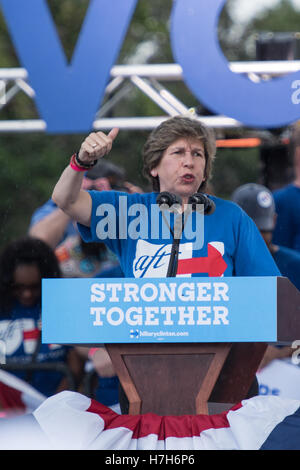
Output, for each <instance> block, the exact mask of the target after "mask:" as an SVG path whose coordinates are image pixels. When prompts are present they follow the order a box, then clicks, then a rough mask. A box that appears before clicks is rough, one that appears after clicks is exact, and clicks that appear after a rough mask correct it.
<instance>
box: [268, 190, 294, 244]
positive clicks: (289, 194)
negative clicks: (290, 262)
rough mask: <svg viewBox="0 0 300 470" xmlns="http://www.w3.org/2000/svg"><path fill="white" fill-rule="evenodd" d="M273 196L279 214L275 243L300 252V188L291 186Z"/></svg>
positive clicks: (274, 234) (274, 236) (274, 233)
mask: <svg viewBox="0 0 300 470" xmlns="http://www.w3.org/2000/svg"><path fill="white" fill-rule="evenodd" d="M273 196H274V201H275V207H276V213H277V220H276V226H275V230H274V232H273V243H274V245H279V246H286V247H288V248H292V249H293V250H297V251H299V252H300V188H299V187H297V186H295V185H294V184H289V185H288V186H286V187H284V188H282V189H279V190H277V191H274V193H273Z"/></svg>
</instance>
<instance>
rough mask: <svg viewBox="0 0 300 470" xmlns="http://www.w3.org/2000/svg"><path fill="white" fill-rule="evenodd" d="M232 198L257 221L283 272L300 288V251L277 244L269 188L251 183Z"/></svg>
mask: <svg viewBox="0 0 300 470" xmlns="http://www.w3.org/2000/svg"><path fill="white" fill-rule="evenodd" d="M232 200H233V201H234V202H236V203H237V204H238V205H239V206H240V207H241V208H242V209H243V210H244V211H245V212H246V213H247V214H248V215H249V216H250V217H251V218H252V219H253V221H254V222H255V224H256V225H257V227H258V229H259V230H260V233H261V234H262V237H263V238H264V240H265V242H266V245H267V247H268V248H269V250H270V253H271V254H272V256H273V258H274V260H275V262H276V264H277V266H278V269H279V270H280V272H281V274H282V275H283V276H285V277H287V278H288V279H289V280H290V281H291V282H292V283H293V284H294V285H295V286H296V287H297V289H298V290H300V253H298V251H296V250H293V249H291V248H287V247H285V246H280V245H276V244H275V243H274V242H273V241H272V234H273V230H274V227H275V223H276V212H275V203H274V198H273V195H272V193H271V191H269V189H268V188H266V187H265V186H262V185H260V184H255V183H249V184H245V185H243V186H240V187H239V188H237V189H236V190H235V191H234V193H233V195H232Z"/></svg>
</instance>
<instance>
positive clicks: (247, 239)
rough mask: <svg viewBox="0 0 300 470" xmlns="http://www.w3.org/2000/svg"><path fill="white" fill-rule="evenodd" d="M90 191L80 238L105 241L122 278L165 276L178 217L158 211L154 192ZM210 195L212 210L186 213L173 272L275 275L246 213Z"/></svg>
mask: <svg viewBox="0 0 300 470" xmlns="http://www.w3.org/2000/svg"><path fill="white" fill-rule="evenodd" d="M90 195H91V197H92V214H91V226H90V227H86V226H84V225H81V224H78V228H79V231H80V234H81V236H82V238H83V239H84V240H85V241H87V242H89V241H97V240H98V241H103V242H104V243H106V244H107V246H108V247H109V248H110V249H111V250H112V251H113V252H114V253H116V255H117V256H118V258H119V260H120V265H121V268H122V271H123V273H124V276H125V277H135V278H143V277H166V275H167V271H168V265H169V260H170V255H171V249H172V241H173V236H172V232H173V234H174V230H176V221H177V222H178V217H180V218H181V216H178V214H170V213H169V212H168V211H163V213H162V211H161V210H160V209H159V207H158V205H157V204H156V198H157V193H145V194H127V193H120V192H115V191H102V192H97V191H90ZM209 197H211V199H212V200H213V201H214V203H215V205H216V209H215V211H214V212H213V214H211V215H206V216H203V215H201V214H199V213H198V212H196V211H194V212H191V213H190V214H189V215H188V217H187V218H186V221H185V223H184V225H182V226H181V227H183V231H182V236H181V240H180V245H179V256H178V269H177V277H178V276H184V277H186V276H193V277H194V276H197V277H201V276H203V277H219V276H280V272H279V270H278V268H277V266H276V264H275V262H274V260H273V258H272V256H271V254H270V252H269V250H268V248H267V246H266V244H265V242H264V240H263V239H262V237H261V235H260V233H259V231H258V229H257V227H256V225H255V224H254V222H253V221H252V220H251V219H250V217H248V215H247V214H246V213H245V212H244V211H243V210H242V209H241V208H240V207H239V206H237V205H236V204H235V203H233V202H231V201H225V200H223V199H220V198H217V197H214V196H209ZM163 214H164V215H163ZM175 233H177V234H178V233H180V230H179V232H178V231H177V232H175ZM177 236H178V235H177Z"/></svg>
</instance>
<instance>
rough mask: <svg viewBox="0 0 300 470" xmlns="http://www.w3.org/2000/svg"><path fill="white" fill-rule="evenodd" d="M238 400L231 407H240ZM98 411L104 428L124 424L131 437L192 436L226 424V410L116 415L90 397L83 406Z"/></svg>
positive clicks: (122, 425)
mask: <svg viewBox="0 0 300 470" xmlns="http://www.w3.org/2000/svg"><path fill="white" fill-rule="evenodd" d="M241 406H242V404H241V403H239V404H237V405H235V406H234V407H232V408H231V410H233V411H234V410H237V409H239V408H241ZM86 411H88V412H90V413H96V414H98V415H99V416H100V417H101V418H102V419H103V420H104V423H105V429H116V428H119V427H125V428H127V429H129V430H131V431H132V432H133V435H132V437H133V438H140V437H146V436H148V435H149V434H156V435H157V436H158V439H159V440H164V439H166V438H168V437H181V438H182V437H194V436H199V435H200V434H201V432H203V431H206V430H207V429H220V428H228V427H229V423H228V420H227V414H228V412H229V411H226V412H224V413H220V414H218V415H183V416H159V415H156V414H152V413H147V414H145V415H136V416H131V415H118V414H117V413H114V412H113V411H112V410H110V409H109V408H106V406H104V405H101V403H98V402H96V401H95V400H91V405H90V407H89V408H88V409H87V410H86Z"/></svg>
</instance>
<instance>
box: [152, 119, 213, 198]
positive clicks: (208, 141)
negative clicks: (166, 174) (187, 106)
mask: <svg viewBox="0 0 300 470" xmlns="http://www.w3.org/2000/svg"><path fill="white" fill-rule="evenodd" d="M180 138H194V139H199V140H201V141H202V142H203V145H204V151H205V160H206V165H205V171H204V176H205V181H203V182H202V183H201V185H200V187H199V189H198V190H199V191H203V190H204V189H205V187H206V184H207V182H208V180H209V178H210V177H211V171H212V162H213V160H214V158H215V154H216V141H215V136H214V133H213V131H212V130H211V129H209V128H208V127H206V126H205V125H204V124H203V123H202V122H201V121H199V120H197V119H196V118H191V117H186V116H175V117H173V118H170V119H167V120H166V121H163V122H162V123H161V124H160V125H159V126H158V127H157V128H156V129H154V130H153V131H152V132H151V134H150V136H149V137H148V139H147V141H146V143H145V145H144V149H143V172H144V175H145V176H146V178H148V179H149V180H150V182H151V183H152V188H153V191H159V190H160V188H159V178H158V177H153V176H152V175H151V170H153V168H155V167H156V166H157V165H158V164H159V163H160V161H161V159H162V156H163V153H164V151H165V150H166V149H167V148H168V147H169V146H170V145H171V144H172V143H173V142H174V141H175V140H177V139H180Z"/></svg>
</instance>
